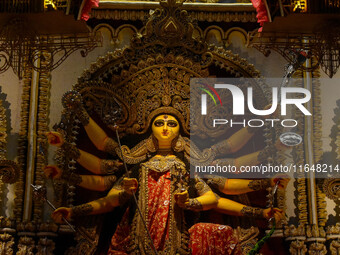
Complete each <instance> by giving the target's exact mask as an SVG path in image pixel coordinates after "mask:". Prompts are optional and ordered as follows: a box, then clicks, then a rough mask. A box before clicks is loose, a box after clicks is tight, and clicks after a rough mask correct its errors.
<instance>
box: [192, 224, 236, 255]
mask: <svg viewBox="0 0 340 255" xmlns="http://www.w3.org/2000/svg"><path fill="white" fill-rule="evenodd" d="M189 234H190V248H191V251H192V254H193V255H228V254H242V252H241V248H240V246H239V244H238V240H237V238H236V236H235V235H234V231H233V229H232V228H231V227H229V226H226V225H219V224H213V223H197V224H195V225H193V226H192V227H191V228H190V229H189Z"/></svg>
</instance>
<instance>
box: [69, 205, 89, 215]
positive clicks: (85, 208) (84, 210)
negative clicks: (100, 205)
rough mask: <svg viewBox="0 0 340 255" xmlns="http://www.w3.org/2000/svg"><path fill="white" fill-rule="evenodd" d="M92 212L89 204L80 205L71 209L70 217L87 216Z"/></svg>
mask: <svg viewBox="0 0 340 255" xmlns="http://www.w3.org/2000/svg"><path fill="white" fill-rule="evenodd" d="M92 211H93V206H92V205H90V204H82V205H77V206H74V207H72V217H78V216H85V215H89V214H90V213H91V212H92Z"/></svg>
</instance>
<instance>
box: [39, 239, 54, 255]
mask: <svg viewBox="0 0 340 255" xmlns="http://www.w3.org/2000/svg"><path fill="white" fill-rule="evenodd" d="M54 249H55V243H54V241H53V240H51V239H48V238H47V237H44V238H39V241H38V244H37V253H36V255H53V254H54V253H53V251H54Z"/></svg>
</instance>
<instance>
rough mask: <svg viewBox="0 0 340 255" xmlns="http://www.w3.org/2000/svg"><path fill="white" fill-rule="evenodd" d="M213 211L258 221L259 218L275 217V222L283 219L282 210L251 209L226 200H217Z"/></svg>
mask: <svg viewBox="0 0 340 255" xmlns="http://www.w3.org/2000/svg"><path fill="white" fill-rule="evenodd" d="M215 210H216V211H218V212H220V213H223V214H228V215H235V216H245V217H252V218H259V219H261V218H264V219H270V218H271V217H275V220H276V221H279V220H281V219H282V218H283V217H284V213H283V210H282V209H279V208H273V209H271V208H266V209H262V208H258V207H251V206H247V205H243V204H240V203H238V202H235V201H233V200H230V199H227V198H219V199H218V203H217V206H216V208H215Z"/></svg>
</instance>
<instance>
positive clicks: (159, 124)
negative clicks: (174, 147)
mask: <svg viewBox="0 0 340 255" xmlns="http://www.w3.org/2000/svg"><path fill="white" fill-rule="evenodd" d="M165 122H166V123H167V124H168V127H177V125H178V123H177V121H175V120H156V121H155V122H154V125H155V126H156V127H162V126H164V123H165Z"/></svg>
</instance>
